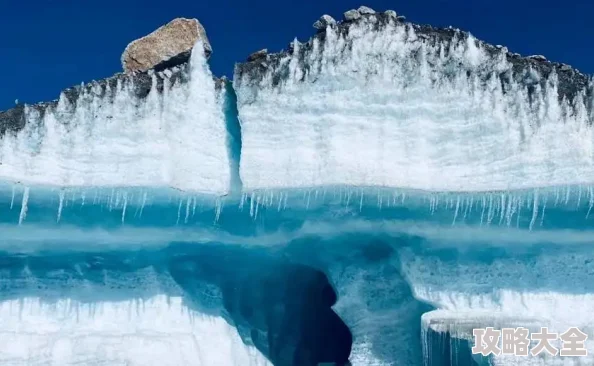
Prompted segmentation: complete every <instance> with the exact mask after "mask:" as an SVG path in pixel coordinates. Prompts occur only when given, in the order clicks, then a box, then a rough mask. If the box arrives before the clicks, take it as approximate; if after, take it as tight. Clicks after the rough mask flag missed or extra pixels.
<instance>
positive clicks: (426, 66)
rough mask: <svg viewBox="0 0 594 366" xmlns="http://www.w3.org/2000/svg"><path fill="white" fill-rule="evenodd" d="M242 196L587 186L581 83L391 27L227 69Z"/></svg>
mask: <svg viewBox="0 0 594 366" xmlns="http://www.w3.org/2000/svg"><path fill="white" fill-rule="evenodd" d="M234 86H235V89H236V92H237V96H238V110H239V118H240V120H241V124H242V137H243V145H242V154H241V170H240V173H241V178H242V181H243V186H244V189H245V190H246V191H253V190H261V189H278V188H281V189H282V188H295V187H320V186H334V185H339V186H345V185H346V186H374V187H377V186H382V187H396V188H412V189H422V190H432V191H491V190H507V189H521V188H532V187H541V186H551V185H553V186H554V185H566V184H586V183H590V182H592V181H594V160H593V159H594V139H593V135H592V87H593V83H592V80H591V79H590V78H589V77H586V76H585V75H583V74H581V73H579V72H577V71H575V70H573V69H571V68H570V67H568V66H567V65H562V64H556V63H550V62H548V61H546V60H543V59H541V58H540V57H532V58H522V57H520V56H519V55H515V54H511V53H509V52H508V51H507V50H506V49H505V48H503V47H499V48H498V47H495V46H490V45H487V44H485V43H483V42H480V41H478V40H476V39H475V38H474V37H472V36H471V35H469V34H468V33H465V32H462V31H459V30H456V29H451V28H450V29H436V28H432V27H429V26H418V25H414V24H410V23H403V22H402V21H400V20H398V19H395V18H393V17H390V16H389V15H386V14H371V15H364V16H363V17H362V18H360V19H359V20H357V21H354V22H346V21H345V22H342V23H338V24H337V25H330V26H328V27H327V28H326V29H325V30H322V31H320V32H319V33H318V34H317V35H316V36H314V37H313V38H312V39H311V40H309V41H308V42H307V43H305V44H300V43H299V42H297V41H295V42H294V43H293V46H292V48H291V49H290V50H289V51H286V52H282V53H280V54H276V55H268V56H267V57H266V58H260V59H258V60H256V61H253V62H249V63H245V64H240V65H238V66H237V67H236V73H235V78H234Z"/></svg>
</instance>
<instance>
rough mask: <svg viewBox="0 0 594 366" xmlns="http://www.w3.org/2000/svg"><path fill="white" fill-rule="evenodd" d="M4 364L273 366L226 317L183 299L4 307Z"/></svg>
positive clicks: (32, 302) (0, 329) (0, 327)
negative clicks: (193, 307)
mask: <svg viewBox="0 0 594 366" xmlns="http://www.w3.org/2000/svg"><path fill="white" fill-rule="evenodd" d="M0 339H2V342H0V363H1V364H2V365H6V366H11V365H23V364H36V365H41V364H43V365H80V364H85V365H172V366H173V365H203V366H228V365H253V366H267V365H270V363H269V362H268V361H267V360H266V359H265V358H264V357H263V356H262V355H261V354H260V353H259V352H258V351H257V350H256V349H255V348H253V347H250V346H246V345H245V344H244V343H243V342H242V341H241V339H240V337H239V335H238V333H237V331H236V329H235V328H234V327H233V326H231V325H229V324H228V323H226V322H225V320H223V319H222V318H219V317H212V316H206V315H201V314H199V313H194V312H193V311H191V310H188V309H187V308H186V307H185V306H184V305H183V303H182V300H181V298H179V297H173V298H167V297H166V296H155V297H153V298H151V299H149V300H146V301H140V300H139V301H121V302H101V303H81V302H78V301H75V300H70V299H61V300H59V301H57V302H55V303H44V302H42V301H40V299H39V298H35V297H30V298H21V299H18V300H7V301H2V302H0Z"/></svg>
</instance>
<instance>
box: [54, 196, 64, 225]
mask: <svg viewBox="0 0 594 366" xmlns="http://www.w3.org/2000/svg"><path fill="white" fill-rule="evenodd" d="M58 197H59V199H58V200H59V203H58V218H57V220H56V222H60V219H61V218H62V209H63V208H64V191H60V193H59V194H58Z"/></svg>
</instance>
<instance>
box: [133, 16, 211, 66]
mask: <svg viewBox="0 0 594 366" xmlns="http://www.w3.org/2000/svg"><path fill="white" fill-rule="evenodd" d="M198 40H200V41H202V44H203V46H204V51H205V53H206V56H207V57H208V56H209V55H210V54H211V53H212V48H211V46H210V43H209V42H208V38H207V37H206V31H205V30H204V27H202V24H200V22H199V21H198V20H197V19H185V18H177V19H174V20H172V21H171V22H169V23H167V24H166V25H164V26H162V27H160V28H159V29H157V30H155V31H154V32H152V33H151V34H149V35H147V36H145V37H142V38H140V39H137V40H135V41H133V42H132V43H130V44H129V45H128V47H126V49H125V50H124V53H123V54H122V68H123V69H124V72H127V73H132V72H138V71H147V70H150V69H155V70H162V69H165V68H168V67H172V66H176V65H179V64H182V63H184V62H186V61H187V60H188V59H189V57H190V54H191V52H192V48H193V47H194V45H195V44H196V42H197V41H198Z"/></svg>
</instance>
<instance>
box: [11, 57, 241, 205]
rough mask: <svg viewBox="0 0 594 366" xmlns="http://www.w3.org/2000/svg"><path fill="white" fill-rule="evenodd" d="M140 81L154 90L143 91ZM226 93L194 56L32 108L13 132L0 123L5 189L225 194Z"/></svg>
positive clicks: (17, 121) (227, 171) (227, 176)
mask: <svg viewBox="0 0 594 366" xmlns="http://www.w3.org/2000/svg"><path fill="white" fill-rule="evenodd" d="M196 49H198V50H201V49H202V48H201V46H198V47H196ZM141 77H144V78H149V79H150V80H148V81H147V83H146V84H148V85H145V86H143V85H140V86H139V85H138V84H139V83H140V82H139V80H140V81H141ZM143 87H144V88H145V89H147V90H144V91H141V92H140V93H139V89H142V88H143ZM72 94H74V95H72ZM139 94H141V95H139ZM224 94H225V91H224V89H223V88H220V87H216V86H215V80H214V79H213V77H212V75H211V73H210V70H209V68H208V65H207V63H206V60H205V58H204V55H203V54H202V52H196V51H194V52H193V53H192V57H191V60H190V62H189V64H188V65H184V66H181V67H178V68H175V69H172V70H166V71H164V72H162V73H159V74H155V73H152V72H151V73H149V74H148V75H146V74H145V75H140V76H134V77H129V78H126V77H114V78H112V79H108V80H103V81H102V82H100V83H92V84H89V85H87V86H83V87H81V88H78V89H77V90H76V92H75V93H73V92H72V91H70V93H63V94H62V95H61V97H60V99H59V101H58V102H57V103H50V104H47V105H36V106H27V107H25V108H24V110H22V113H21V115H20V116H18V118H12V120H13V121H15V122H14V123H13V124H12V125H11V124H9V125H2V123H0V133H1V132H4V133H3V134H0V181H4V182H21V183H24V184H28V185H33V184H38V185H50V186H58V187H64V186H69V187H70V186H95V187H105V186H108V187H113V186H115V187H118V186H119V187H170V188H176V189H181V190H188V191H194V192H199V193H212V194H217V195H224V194H227V193H228V191H229V183H230V175H231V172H230V163H229V156H228V149H227V131H226V123H225V118H224V112H223V108H224V106H223V104H224ZM13 113H16V112H14V111H13ZM6 119H7V120H8V121H9V123H10V121H11V119H10V118H6ZM0 122H4V121H0Z"/></svg>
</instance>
